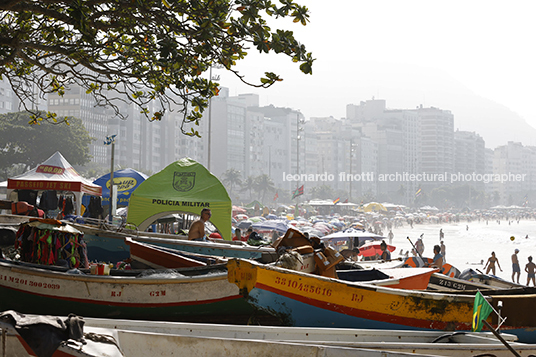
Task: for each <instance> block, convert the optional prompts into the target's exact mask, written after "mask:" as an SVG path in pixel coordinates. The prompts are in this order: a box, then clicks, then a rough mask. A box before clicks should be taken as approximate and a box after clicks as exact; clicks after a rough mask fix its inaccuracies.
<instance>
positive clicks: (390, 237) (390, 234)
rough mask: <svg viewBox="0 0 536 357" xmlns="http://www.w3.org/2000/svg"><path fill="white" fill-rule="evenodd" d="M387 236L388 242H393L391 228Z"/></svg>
mask: <svg viewBox="0 0 536 357" xmlns="http://www.w3.org/2000/svg"><path fill="white" fill-rule="evenodd" d="M387 237H388V238H389V244H393V238H394V237H395V235H394V233H393V231H392V230H391V229H390V230H389V234H388V235H387Z"/></svg>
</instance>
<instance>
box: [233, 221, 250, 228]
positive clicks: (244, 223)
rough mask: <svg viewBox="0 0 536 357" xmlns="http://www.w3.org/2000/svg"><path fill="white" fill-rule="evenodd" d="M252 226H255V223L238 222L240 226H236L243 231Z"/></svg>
mask: <svg viewBox="0 0 536 357" xmlns="http://www.w3.org/2000/svg"><path fill="white" fill-rule="evenodd" d="M252 224H253V222H249V221H242V222H238V224H237V225H236V228H240V229H241V230H245V229H248V228H249V227H250V226H251V225H252Z"/></svg>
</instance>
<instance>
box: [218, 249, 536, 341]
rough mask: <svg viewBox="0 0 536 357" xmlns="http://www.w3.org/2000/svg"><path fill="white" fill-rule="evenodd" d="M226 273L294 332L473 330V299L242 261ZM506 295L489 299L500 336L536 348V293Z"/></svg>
mask: <svg viewBox="0 0 536 357" xmlns="http://www.w3.org/2000/svg"><path fill="white" fill-rule="evenodd" d="M227 268H228V277H229V281H230V282H233V283H235V284H237V286H238V287H239V288H240V290H241V292H242V294H243V295H244V296H245V297H246V299H247V301H248V302H249V303H250V304H251V305H252V306H254V307H256V308H257V309H260V310H262V311H264V312H267V313H270V314H272V315H273V316H276V317H278V318H279V319H280V321H281V323H283V324H286V325H290V326H300V327H338V328H369V329H370V328H373V329H384V330H385V329H393V330H420V331H432V330H444V331H458V330H460V331H467V330H471V326H472V319H473V305H474V299H475V297H474V295H472V294H471V295H470V294H445V293H432V292H426V291H414V290H402V289H391V288H387V287H379V286H373V285H370V284H366V283H361V282H348V281H343V280H339V279H333V278H326V277H322V276H317V275H312V274H304V273H300V272H297V271H293V270H288V269H283V268H278V267H274V266H269V265H262V264H258V263H256V262H253V261H246V260H238V259H232V260H230V261H229V262H228V264H227ZM503 292H504V291H498V292H486V293H485V294H486V298H487V299H488V301H489V302H490V304H491V305H492V306H493V308H494V309H495V310H497V311H499V310H500V311H501V314H502V316H503V317H507V320H506V322H505V323H504V324H503V325H502V326H501V327H500V328H501V331H503V332H506V333H510V334H514V335H517V337H518V338H519V341H520V342H524V343H536V333H534V331H535V330H536V310H535V309H534V301H536V294H535V293H536V290H534V289H533V291H523V293H521V294H517V295H516V294H508V293H507V292H504V293H503ZM499 306H502V307H501V308H500V307H499ZM487 322H488V323H490V324H491V325H492V326H493V328H497V326H498V319H497V315H496V314H494V313H492V314H491V315H490V316H489V317H488V318H487Z"/></svg>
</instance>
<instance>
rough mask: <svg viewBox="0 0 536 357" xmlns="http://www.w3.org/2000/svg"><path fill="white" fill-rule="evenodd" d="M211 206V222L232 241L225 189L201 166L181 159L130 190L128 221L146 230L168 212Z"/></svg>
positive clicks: (227, 197)
mask: <svg viewBox="0 0 536 357" xmlns="http://www.w3.org/2000/svg"><path fill="white" fill-rule="evenodd" d="M203 208H210V209H211V211H212V217H211V219H210V222H211V223H212V224H213V225H214V226H215V227H216V228H217V229H218V230H219V231H220V233H221V235H222V237H223V239H226V240H231V238H232V237H231V209H232V203H231V199H230V198H229V195H228V194H227V190H226V189H225V187H224V186H223V185H222V183H221V182H220V180H218V178H216V176H214V175H212V174H211V173H210V172H209V171H208V170H207V169H206V168H205V167H204V166H203V165H201V164H200V163H198V162H196V161H194V160H192V159H190V158H184V159H180V160H179V161H176V162H174V163H172V164H170V165H169V166H167V167H166V168H165V169H163V170H162V171H160V172H159V173H157V174H155V175H152V176H151V177H149V178H148V179H147V180H145V181H144V182H142V183H141V184H140V185H139V187H138V188H137V189H136V190H135V191H134V192H133V193H132V195H131V197H130V204H129V209H128V217H127V222H128V223H132V224H135V225H136V226H137V227H138V228H139V229H140V230H145V229H146V228H147V227H148V226H149V225H150V224H151V223H152V222H154V221H155V220H156V219H158V218H161V217H164V216H167V215H169V214H171V213H176V212H183V213H192V214H196V215H199V214H200V213H201V210H202V209H203Z"/></svg>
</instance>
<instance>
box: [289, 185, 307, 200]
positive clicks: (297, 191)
mask: <svg viewBox="0 0 536 357" xmlns="http://www.w3.org/2000/svg"><path fill="white" fill-rule="evenodd" d="M303 186H304V185H301V187H298V188H297V189H296V191H294V193H293V194H292V199H295V198H296V197H298V196H301V195H303Z"/></svg>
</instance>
